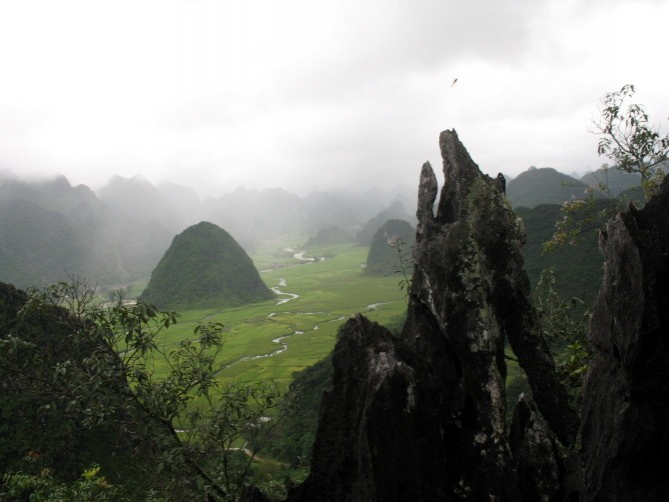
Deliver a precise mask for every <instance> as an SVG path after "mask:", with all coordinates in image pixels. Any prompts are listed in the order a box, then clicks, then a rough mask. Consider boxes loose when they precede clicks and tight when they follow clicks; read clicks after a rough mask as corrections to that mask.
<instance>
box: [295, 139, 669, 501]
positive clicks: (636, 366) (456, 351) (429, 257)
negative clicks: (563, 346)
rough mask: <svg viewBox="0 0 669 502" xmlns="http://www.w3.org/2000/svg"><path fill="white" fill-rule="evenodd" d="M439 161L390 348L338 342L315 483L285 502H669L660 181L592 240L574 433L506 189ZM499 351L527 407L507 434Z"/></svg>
mask: <svg viewBox="0 0 669 502" xmlns="http://www.w3.org/2000/svg"><path fill="white" fill-rule="evenodd" d="M440 146H441V152H442V157H443V159H444V177H445V184H444V187H443V189H442V191H441V197H440V200H439V202H438V205H437V211H436V214H434V212H433V208H434V202H435V201H436V198H437V194H438V187H437V182H436V177H435V175H434V172H433V171H432V168H431V167H430V165H429V164H427V163H426V164H425V165H424V166H423V170H422V173H421V181H420V189H419V198H418V210H417V217H418V227H417V230H416V234H417V237H416V244H415V247H414V261H415V264H414V276H413V283H412V288H411V292H410V298H409V305H408V316H407V322H406V324H405V326H404V330H403V333H402V336H401V337H400V338H394V337H393V336H392V335H391V334H390V333H389V332H388V331H387V330H385V329H384V328H383V327H381V326H378V325H376V324H374V323H371V322H370V321H367V320H366V319H365V318H363V317H360V316H358V317H356V318H354V319H351V320H349V321H348V322H347V324H346V325H345V326H344V328H343V330H342V335H341V338H340V340H339V342H338V343H337V346H336V348H335V352H334V355H333V365H334V368H335V370H334V375H333V385H332V389H331V390H330V391H329V392H327V393H326V394H325V395H324V398H323V403H322V405H321V413H320V419H319V428H318V433H317V437H316V441H315V445H314V451H313V461H312V471H311V474H310V476H309V478H308V479H307V480H306V481H305V482H304V483H303V484H302V485H301V486H298V487H296V488H295V489H293V490H292V491H291V492H290V493H289V496H288V500H289V501H291V502H306V501H326V500H327V501H330V502H336V501H382V500H383V501H384V502H387V501H397V502H400V501H406V500H415V501H435V500H446V501H451V500H453V501H456V500H457V501H461V500H474V501H483V500H485V501H514V502H516V501H528V502H529V501H536V500H542V501H544V500H545V501H565V500H570V501H572V500H573V501H575V500H581V501H648V500H650V501H658V502H659V501H661V500H669V477H667V475H666V473H667V472H668V471H667V469H668V468H669V364H667V363H668V362H669V337H668V331H669V314H668V312H669V230H668V229H669V180H665V183H664V184H663V186H662V189H661V193H660V194H659V195H658V196H656V197H655V198H654V199H653V200H652V201H650V202H649V203H648V204H647V205H646V207H645V208H644V209H643V210H636V209H634V208H631V209H630V211H628V212H626V213H624V214H621V215H619V216H618V217H617V218H616V219H615V221H613V222H612V223H611V224H609V226H608V229H607V232H606V233H604V234H603V236H602V238H601V243H600V245H601V248H602V252H603V254H604V257H605V259H606V269H605V274H604V281H603V284H602V288H601V291H600V294H599V297H598V300H597V302H596V306H595V311H594V315H593V318H592V323H591V333H590V337H591V341H592V345H593V350H594V354H595V359H594V362H593V364H592V366H591V369H590V372H589V376H588V379H587V382H586V385H585V387H584V394H583V410H582V418H581V423H580V424H579V420H578V418H577V416H576V414H575V413H574V412H573V411H572V410H571V409H570V408H569V406H568V404H567V399H566V394H565V391H564V389H563V388H562V387H561V386H560V384H559V382H558V380H557V378H556V375H555V370H554V366H553V361H552V359H551V356H550V353H549V351H548V349H547V347H546V344H545V342H544V340H543V337H542V334H541V331H540V328H539V327H538V324H537V319H536V316H535V313H534V311H533V309H532V307H531V305H530V296H529V295H530V288H529V283H528V280H527V277H526V275H525V273H524V271H523V263H522V258H521V255H520V246H521V245H522V243H523V239H524V236H523V230H522V226H521V224H520V223H519V221H518V220H517V218H516V217H515V215H514V214H513V212H512V211H511V210H510V208H509V206H508V204H507V202H506V200H505V198H504V196H503V191H504V180H503V178H501V177H500V178H498V179H491V178H489V177H488V176H485V175H483V174H481V172H480V171H479V170H478V167H477V166H476V164H474V162H473V161H472V160H471V158H470V157H469V155H468V153H467V151H466V150H465V149H464V147H463V146H462V144H461V143H460V142H459V140H458V138H457V135H456V134H455V132H454V131H445V132H444V133H442V134H441V137H440ZM505 340H506V341H508V344H509V345H510V347H511V348H512V349H513V352H514V353H515V356H516V358H517V359H518V361H519V363H520V365H521V366H522V367H523V369H524V370H525V372H526V374H527V377H528V381H529V383H530V386H531V388H532V395H533V399H532V398H530V397H529V396H522V397H521V399H520V400H519V402H518V404H517V406H516V408H515V410H514V416H513V421H512V424H511V426H510V427H507V426H506V424H505V421H504V417H505V385H504V384H505V382H504V380H505V376H506V368H505V363H504V358H505V354H504V350H505ZM579 426H580V430H581V433H582V444H581V445H579V446H578V447H575V442H576V441H575V439H576V433H577V430H578V429H579Z"/></svg>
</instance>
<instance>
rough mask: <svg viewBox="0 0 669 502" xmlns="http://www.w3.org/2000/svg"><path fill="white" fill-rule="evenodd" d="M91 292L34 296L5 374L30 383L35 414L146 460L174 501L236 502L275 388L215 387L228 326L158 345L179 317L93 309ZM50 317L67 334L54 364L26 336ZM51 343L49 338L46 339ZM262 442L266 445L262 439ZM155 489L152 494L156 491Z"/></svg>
mask: <svg viewBox="0 0 669 502" xmlns="http://www.w3.org/2000/svg"><path fill="white" fill-rule="evenodd" d="M94 299H95V292H94V290H93V288H91V287H89V286H88V285H87V284H86V283H85V282H82V281H79V280H74V281H68V282H65V281H64V282H59V283H57V284H55V285H52V286H49V287H47V288H45V289H33V290H31V291H30V292H29V294H28V296H27V298H26V301H25V303H24V304H23V307H22V308H21V310H20V313H19V316H18V318H17V319H16V322H15V323H14V324H13V327H12V329H11V332H9V333H7V334H6V335H5V336H3V337H2V338H1V339H0V344H1V346H0V369H2V370H3V371H5V372H8V373H11V374H12V375H16V376H17V377H20V378H21V379H24V380H25V381H28V382H30V383H31V385H32V387H31V389H33V390H34V392H35V393H34V396H35V398H36V401H37V402H36V403H35V404H36V405H38V406H42V407H47V408H50V407H54V408H55V409H57V410H58V412H59V413H61V414H63V415H67V416H68V417H71V418H72V419H73V420H75V421H76V423H77V424H79V426H80V427H83V428H88V429H94V428H96V427H101V426H104V427H107V428H109V429H111V430H113V431H114V433H115V434H116V435H117V437H118V441H117V444H118V445H119V446H125V447H126V448H127V447H129V446H132V447H133V448H134V449H136V450H137V451H138V452H141V454H140V456H142V457H144V458H147V457H148V458H150V461H149V462H143V464H142V468H147V466H152V467H153V468H154V471H155V472H153V473H152V475H155V476H156V479H159V480H160V482H161V483H163V484H164V485H163V486H160V487H158V488H160V489H161V490H163V491H166V492H170V491H171V492H172V494H173V495H174V496H177V498H183V497H190V496H192V494H193V493H207V494H208V495H209V496H210V497H213V498H214V499H217V500H237V499H238V498H239V496H240V494H241V490H242V489H243V486H244V484H245V482H246V481H247V477H248V474H249V468H250V465H251V462H252V460H253V457H254V456H255V453H256V452H250V454H249V455H248V456H247V455H246V453H247V452H244V451H243V444H244V442H245V441H247V440H253V444H254V445H255V446H256V447H260V446H262V445H263V443H264V441H265V439H266V438H267V436H268V434H269V431H270V430H271V427H263V428H260V427H258V424H259V423H260V422H261V421H265V420H266V419H265V417H266V416H267V415H268V414H270V413H271V410H272V409H273V408H274V407H275V406H276V405H277V401H278V396H279V393H278V389H277V387H276V385H275V384H274V383H273V382H259V383H255V384H248V385H239V384H235V383H230V384H226V385H223V384H221V383H219V382H218V381H217V379H216V375H217V373H218V371H219V370H220V362H219V361H218V356H219V354H220V353H221V350H222V347H223V340H222V332H223V326H222V325H221V324H219V323H205V324H201V325H199V326H198V327H197V328H195V330H194V333H193V335H194V336H193V338H192V339H189V340H183V341H180V342H178V343H176V344H173V345H166V344H164V343H162V341H161V340H162V335H163V333H164V330H165V329H167V328H169V327H170V326H171V325H173V324H174V323H176V322H177V321H178V318H179V315H178V314H176V313H174V312H159V311H158V310H157V309H156V308H155V307H153V306H151V305H147V304H142V303H140V304H136V305H130V304H127V303H125V302H123V298H122V297H121V296H118V297H117V298H116V299H115V301H113V302H111V303H108V304H96V303H95V302H94ZM45 313H48V314H49V315H50V316H54V315H55V316H56V317H58V318H60V319H62V321H63V323H64V324H65V325H66V327H67V329H66V331H65V334H64V335H62V334H61V335H60V337H61V338H62V339H59V340H58V345H59V346H61V347H67V350H66V351H64V357H59V358H56V359H54V358H53V357H52V355H51V354H50V353H49V351H48V350H47V351H44V350H41V346H40V339H41V338H40V337H42V338H44V333H38V335H39V336H37V337H36V336H35V331H34V330H27V329H25V328H26V326H28V325H29V321H31V320H34V319H35V318H37V317H39V316H42V315H45ZM46 338H48V336H47V337H46ZM259 434H260V435H259ZM153 488H156V487H155V486H154V487H153Z"/></svg>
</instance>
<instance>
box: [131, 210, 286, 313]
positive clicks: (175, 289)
mask: <svg viewBox="0 0 669 502" xmlns="http://www.w3.org/2000/svg"><path fill="white" fill-rule="evenodd" d="M272 297H273V294H272V292H271V291H270V290H269V289H268V288H267V286H265V283H263V281H262V280H261V279H260V275H259V274H258V271H257V270H256V268H255V266H254V265H253V262H252V261H251V258H250V257H249V256H248V255H247V254H246V252H245V251H244V249H242V247H241V246H240V245H239V244H238V243H237V242H236V241H235V240H234V239H233V238H232V237H231V236H230V234H228V233H227V232H226V231H225V230H223V229H222V228H220V227H218V226H216V225H214V224H213V223H209V222H205V221H203V222H201V223H198V224H197V225H194V226H192V227H189V228H187V229H186V230H184V232H182V233H181V234H179V235H177V236H176V237H175V238H174V241H173V242H172V245H171V246H170V247H169V249H168V250H167V251H166V252H165V255H164V256H163V258H162V259H161V260H160V262H159V263H158V265H157V266H156V268H155V270H154V271H153V273H152V274H151V280H150V281H149V284H148V286H147V288H146V289H145V290H144V292H143V293H142V294H141V296H140V298H139V299H140V301H145V302H148V303H151V304H154V305H156V306H158V307H159V308H162V309H172V310H187V309H194V308H208V307H218V306H227V307H231V306H237V305H243V304H246V303H253V302H259V301H263V300H268V299H270V298H272Z"/></svg>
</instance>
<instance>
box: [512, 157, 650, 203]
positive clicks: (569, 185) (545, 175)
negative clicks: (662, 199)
mask: <svg viewBox="0 0 669 502" xmlns="http://www.w3.org/2000/svg"><path fill="white" fill-rule="evenodd" d="M601 183H603V184H604V185H606V186H608V188H609V190H610V194H611V195H612V196H614V197H618V196H620V195H621V194H623V193H624V192H629V191H630V190H634V189H638V187H639V186H640V185H641V178H640V176H638V175H635V174H629V173H624V172H621V171H617V170H615V169H609V170H607V171H604V170H603V169H598V170H597V171H594V172H590V173H587V174H585V175H584V176H583V177H581V179H576V178H573V177H572V176H568V175H566V174H563V173H560V172H558V171H556V170H555V169H552V168H550V167H542V168H537V167H531V168H529V169H528V170H527V171H525V172H523V173H521V174H519V175H518V176H517V177H516V178H514V179H512V180H511V181H509V182H507V184H506V196H507V198H508V199H509V202H510V203H511V206H512V207H514V208H515V207H520V206H523V207H530V208H531V207H534V206H538V205H539V204H563V203H564V202H567V201H570V200H576V199H582V198H584V197H585V196H586V189H588V187H592V188H593V189H594V192H593V193H594V196H595V197H605V196H607V195H605V194H604V193H602V191H601V190H600V189H599V185H600V184H601Z"/></svg>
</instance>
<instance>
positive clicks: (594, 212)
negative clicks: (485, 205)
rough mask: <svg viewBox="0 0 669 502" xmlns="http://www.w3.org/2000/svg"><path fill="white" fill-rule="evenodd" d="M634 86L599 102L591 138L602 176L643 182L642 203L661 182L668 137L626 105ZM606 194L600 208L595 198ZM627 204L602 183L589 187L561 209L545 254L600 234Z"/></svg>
mask: <svg viewBox="0 0 669 502" xmlns="http://www.w3.org/2000/svg"><path fill="white" fill-rule="evenodd" d="M634 92H635V89H634V86H633V85H630V84H626V85H624V86H623V87H622V88H621V89H620V90H619V91H615V92H609V93H607V94H605V95H604V97H603V98H602V106H603V108H602V112H601V113H602V115H601V118H600V120H599V121H598V122H595V124H594V126H595V131H594V132H595V133H596V134H597V135H599V136H600V140H599V143H598V145H597V153H598V154H599V155H600V156H604V157H607V158H608V159H609V161H610V162H611V163H604V164H603V165H602V170H603V172H604V175H605V176H604V177H605V178H606V173H607V172H608V171H609V170H611V169H614V170H620V171H623V172H625V173H629V174H638V175H639V176H640V177H641V187H642V189H643V194H644V196H645V198H646V199H649V198H650V197H652V196H653V195H654V194H655V193H656V192H657V190H658V189H659V186H660V183H661V182H662V180H663V179H664V176H665V170H664V168H663V167H664V164H665V163H666V162H667V160H668V159H669V135H665V136H661V134H660V132H659V130H657V129H655V128H653V127H652V126H650V125H649V122H648V114H646V112H645V111H644V109H643V107H642V106H641V105H638V104H627V103H626V101H627V100H628V99H629V98H631V97H632V96H634ZM600 194H605V195H606V196H607V197H608V198H609V201H610V202H609V203H608V204H606V205H604V206H603V207H602V206H598V205H597V204H596V203H595V202H596V201H595V197H596V196H599V195H600ZM626 202H627V201H626V200H625V199H624V198H620V197H618V198H616V197H614V193H613V191H612V189H611V187H609V186H608V184H607V183H606V180H604V181H600V182H599V183H598V184H597V185H596V186H594V187H590V189H589V190H587V191H586V194H585V197H584V198H582V199H577V200H572V201H568V202H566V203H565V204H564V206H563V209H562V218H560V219H559V220H558V221H557V223H556V225H555V232H554V234H553V237H552V238H551V240H550V241H547V242H546V245H545V250H547V251H551V250H554V249H555V248H557V247H559V246H562V245H564V244H570V245H576V244H579V243H580V242H581V240H582V238H583V236H585V235H588V234H589V233H592V232H593V230H594V229H597V230H598V229H600V228H602V227H603V226H604V224H605V222H606V221H608V220H609V219H610V218H612V217H613V216H614V215H615V214H616V213H617V212H619V211H621V210H622V209H624V206H625V203H626Z"/></svg>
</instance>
